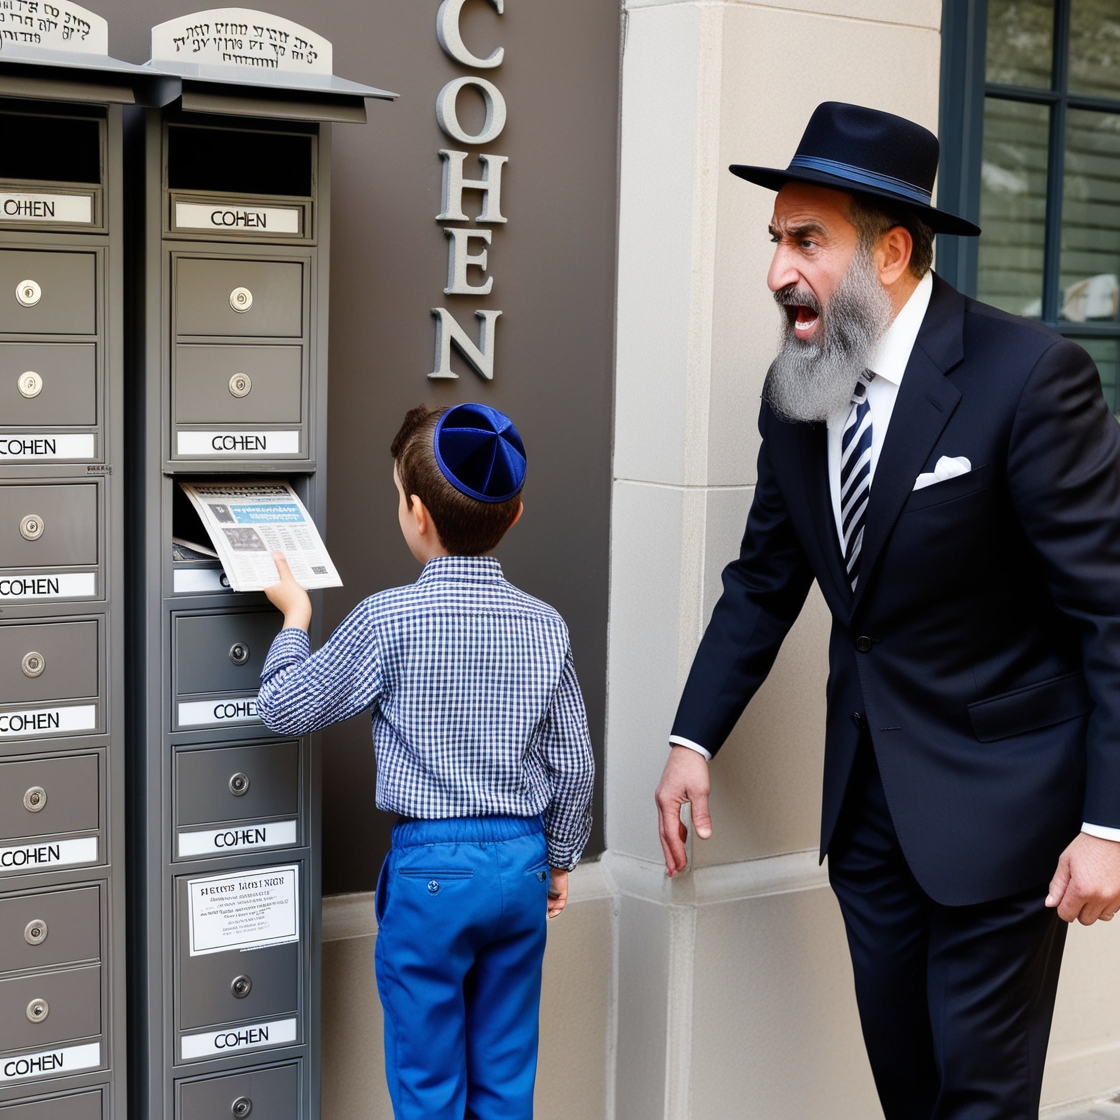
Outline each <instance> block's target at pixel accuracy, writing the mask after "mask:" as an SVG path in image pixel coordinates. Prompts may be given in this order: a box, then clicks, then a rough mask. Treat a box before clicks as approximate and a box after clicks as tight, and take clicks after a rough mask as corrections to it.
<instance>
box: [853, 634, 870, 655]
mask: <svg viewBox="0 0 1120 1120" xmlns="http://www.w3.org/2000/svg"><path fill="white" fill-rule="evenodd" d="M856 649H858V650H859V651H860V653H867V651H868V650H869V649H871V639H870V638H869V637H868V636H867V635H866V634H860V636H859V637H858V638H856Z"/></svg>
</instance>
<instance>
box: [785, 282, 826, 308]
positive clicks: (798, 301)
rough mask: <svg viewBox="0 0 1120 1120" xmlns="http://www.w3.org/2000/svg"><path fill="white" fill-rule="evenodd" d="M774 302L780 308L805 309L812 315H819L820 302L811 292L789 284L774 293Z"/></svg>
mask: <svg viewBox="0 0 1120 1120" xmlns="http://www.w3.org/2000/svg"><path fill="white" fill-rule="evenodd" d="M774 301H775V302H776V303H777V304H778V305H779V306H780V307H807V308H808V309H809V310H810V311H812V312H813V314H814V315H819V314H820V313H821V302H820V300H819V299H817V297H816V296H815V295H813V293H812V292H809V291H802V290H801V289H800V288H797V287H795V286H794V285H792V284H790V285H789V286H788V287H785V288H779V289H778V290H777V291H776V292H775V293H774Z"/></svg>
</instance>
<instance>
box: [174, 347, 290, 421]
mask: <svg viewBox="0 0 1120 1120" xmlns="http://www.w3.org/2000/svg"><path fill="white" fill-rule="evenodd" d="M302 365H303V350H302V348H301V347H299V346H185V345H180V346H177V347H176V348H175V368H174V370H173V371H172V377H173V380H174V392H175V421H176V422H177V423H180V424H222V425H227V426H228V425H230V424H298V423H299V420H300V417H301V414H302V411H303V405H302V393H301V383H302V377H301V371H302Z"/></svg>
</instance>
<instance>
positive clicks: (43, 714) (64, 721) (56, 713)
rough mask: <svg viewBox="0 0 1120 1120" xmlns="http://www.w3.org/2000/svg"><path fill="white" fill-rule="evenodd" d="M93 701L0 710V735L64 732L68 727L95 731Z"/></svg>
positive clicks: (58, 733)
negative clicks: (62, 706) (69, 705)
mask: <svg viewBox="0 0 1120 1120" xmlns="http://www.w3.org/2000/svg"><path fill="white" fill-rule="evenodd" d="M96 730H97V705H96V704H79V705H76V706H75V707H72V708H33V709H30V710H28V711H26V712H0V739H17V738H24V737H26V736H28V735H64V734H66V733H67V732H70V731H96Z"/></svg>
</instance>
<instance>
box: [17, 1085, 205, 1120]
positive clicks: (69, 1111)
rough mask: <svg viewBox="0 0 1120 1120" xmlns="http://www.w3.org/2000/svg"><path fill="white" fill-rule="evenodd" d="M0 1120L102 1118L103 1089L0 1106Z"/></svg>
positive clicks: (96, 1119)
mask: <svg viewBox="0 0 1120 1120" xmlns="http://www.w3.org/2000/svg"><path fill="white" fill-rule="evenodd" d="M0 1120H102V1114H101V1090H100V1089H93V1090H91V1091H88V1092H85V1093H71V1094H69V1095H67V1096H65V1097H51V1098H50V1099H49V1100H45V1101H31V1102H29V1103H27V1104H10V1105H8V1106H7V1108H5V1107H3V1106H0ZM222 1120H225V1118H224V1117H223V1118H222Z"/></svg>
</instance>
